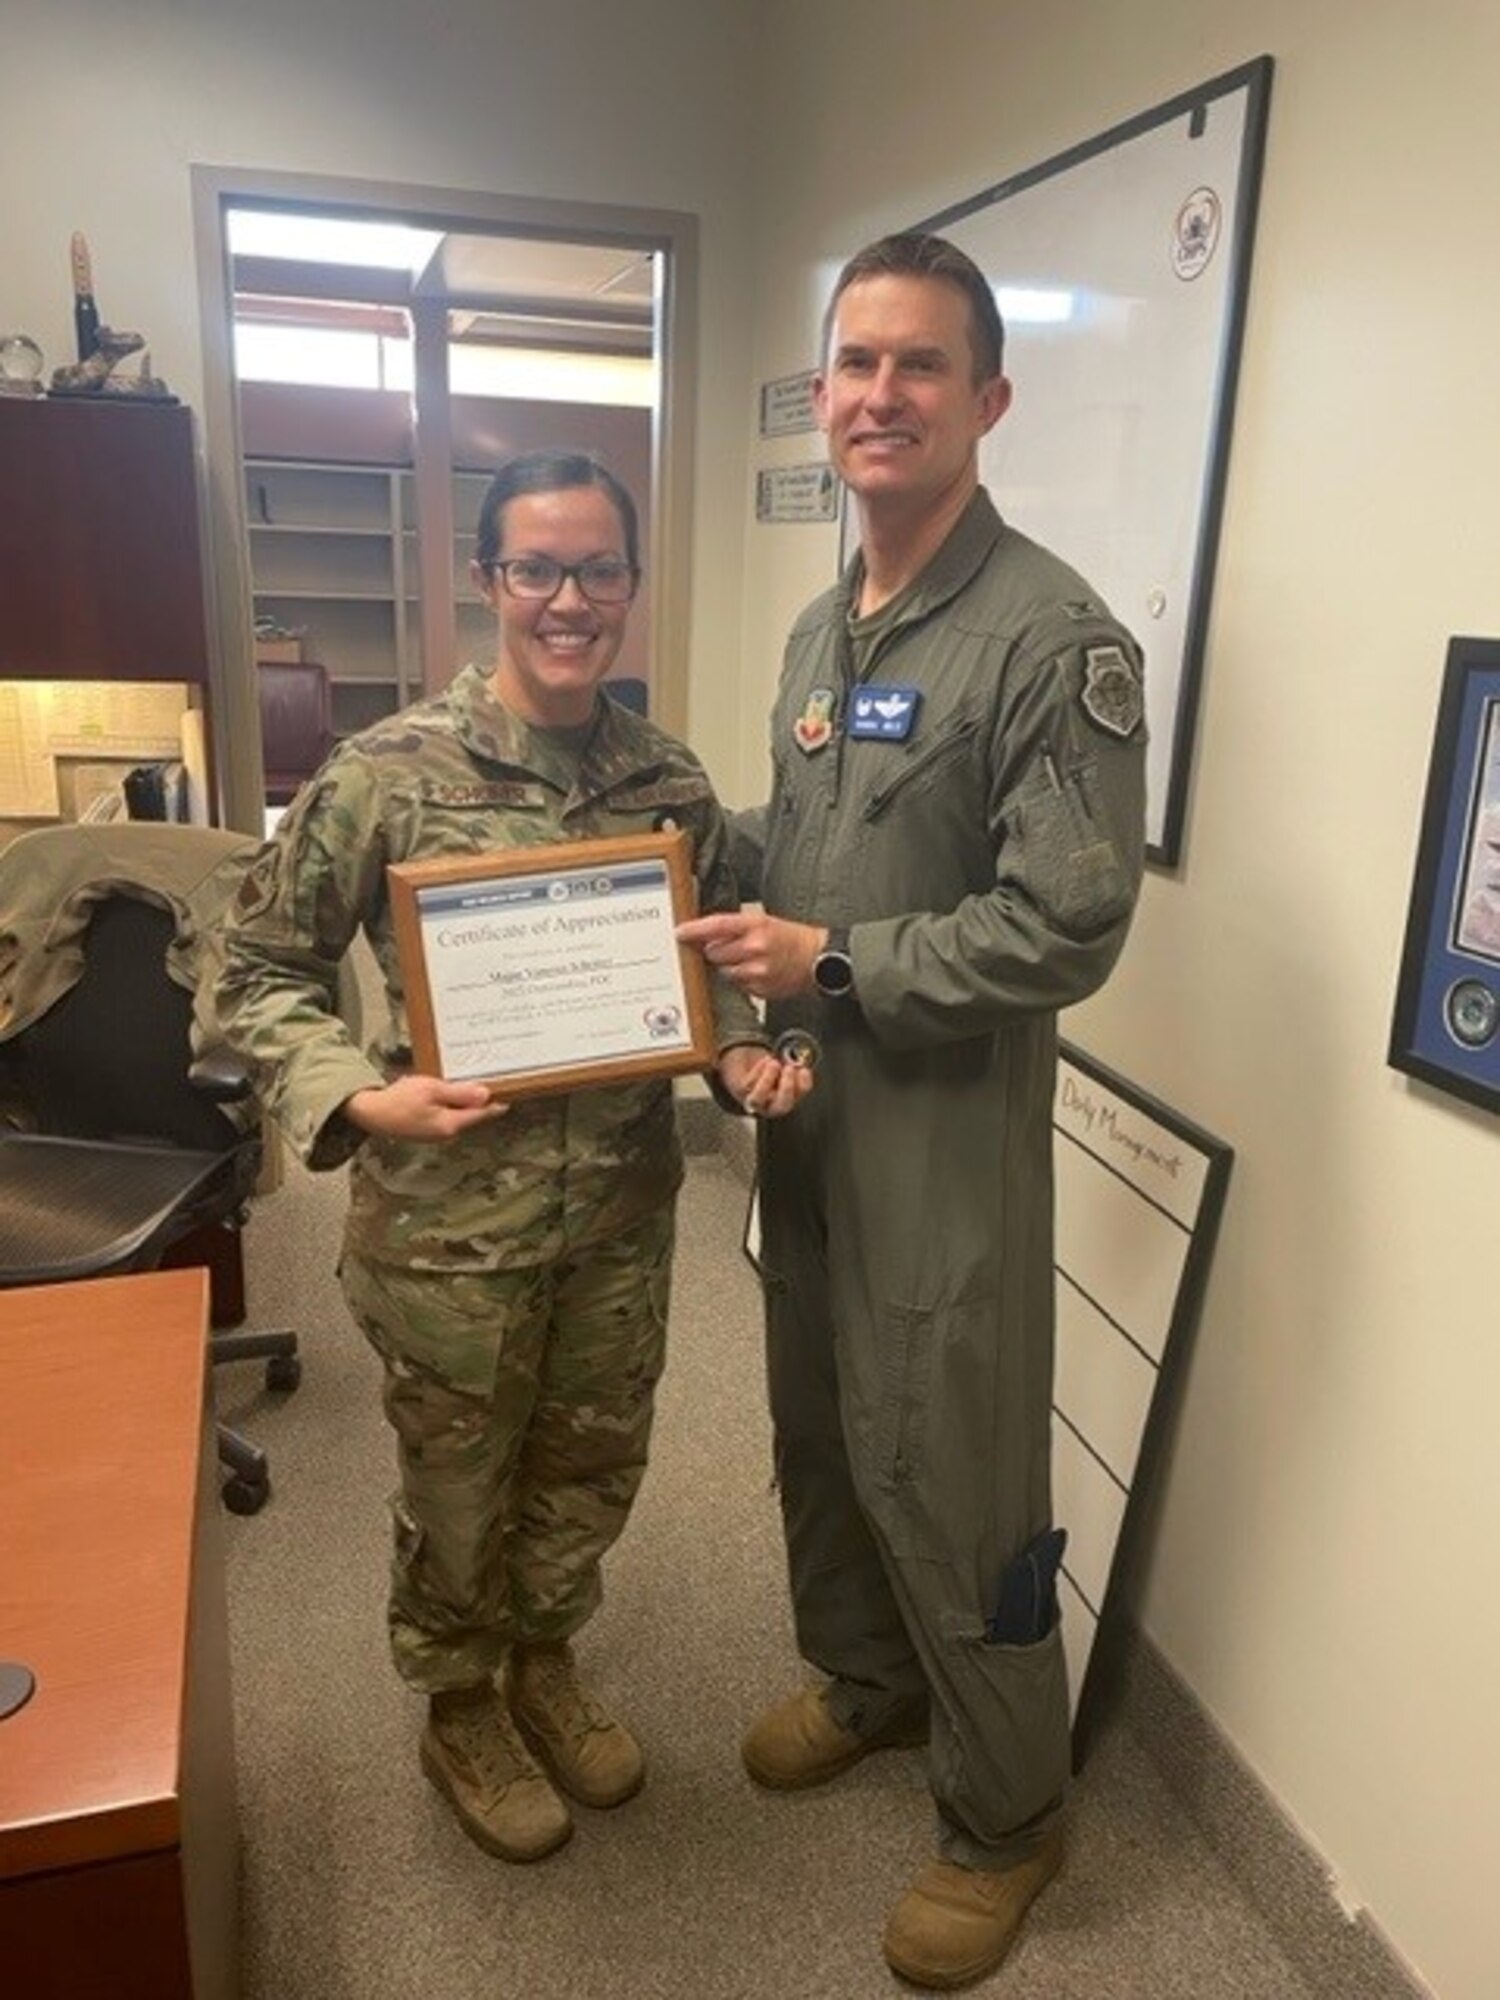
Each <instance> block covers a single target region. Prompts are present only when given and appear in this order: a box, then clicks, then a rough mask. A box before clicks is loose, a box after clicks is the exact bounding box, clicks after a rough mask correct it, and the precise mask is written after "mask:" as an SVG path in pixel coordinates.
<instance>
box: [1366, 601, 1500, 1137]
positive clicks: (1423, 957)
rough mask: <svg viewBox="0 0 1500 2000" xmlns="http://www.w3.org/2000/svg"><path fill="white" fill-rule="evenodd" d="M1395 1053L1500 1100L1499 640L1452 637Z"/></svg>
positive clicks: (1459, 1088)
mask: <svg viewBox="0 0 1500 2000" xmlns="http://www.w3.org/2000/svg"><path fill="white" fill-rule="evenodd" d="M1388 1060H1389V1062H1390V1064H1391V1066H1392V1068H1394V1069H1399V1070H1405V1071H1406V1073H1407V1075H1409V1076H1414V1077H1418V1078H1420V1079H1421V1081H1422V1082H1423V1083H1430V1084H1433V1085H1435V1086H1436V1087H1437V1088H1438V1089H1439V1090H1446V1091H1450V1092H1451V1093H1452V1095H1453V1096H1455V1097H1462V1098H1465V1099H1467V1101H1468V1102H1469V1103H1470V1104H1477V1105H1479V1106H1481V1107H1482V1108H1483V1109H1484V1110H1486V1111H1500V639H1473V638H1455V639H1452V640H1450V642H1449V645H1448V659H1447V664H1446V666H1445V668H1444V671H1443V688H1442V695H1441V699H1440V701H1439V703H1438V717H1437V728H1436V731H1435V733H1434V737H1433V745H1432V756H1431V760H1430V762H1429V764H1428V767H1427V796H1426V802H1425V804H1424V805H1423V808H1422V829H1421V835H1420V839H1419V843H1418V848H1417V858H1416V866H1415V869H1414V871H1413V878H1412V889H1411V899H1410V902H1409V904H1408V907H1407V916H1406V941H1405V944H1404V945H1403V947H1402V952H1401V971H1400V976H1399V978H1398V981H1397V986H1396V1007H1395V1017H1394V1019H1393V1021H1392V1024H1391V1040H1390V1049H1389V1052H1388Z"/></svg>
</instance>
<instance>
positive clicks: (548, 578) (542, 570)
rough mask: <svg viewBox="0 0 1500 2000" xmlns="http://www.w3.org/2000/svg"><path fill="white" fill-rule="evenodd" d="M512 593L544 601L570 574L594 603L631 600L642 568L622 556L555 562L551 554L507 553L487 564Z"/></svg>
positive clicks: (537, 601) (492, 574)
mask: <svg viewBox="0 0 1500 2000" xmlns="http://www.w3.org/2000/svg"><path fill="white" fill-rule="evenodd" d="M486 568H487V569H488V570H489V572H490V574H491V576H495V575H498V576H499V578H500V581H501V583H502V584H503V585H504V586H505V589H506V590H507V591H508V592H509V593H510V595H511V596H512V597H522V598H529V599H531V600H532V601H533V602H535V603H544V602H546V601H547V600H548V599H549V598H553V597H556V595H557V593H558V592H559V591H560V590H561V589H562V587H563V585H564V584H565V583H566V582H567V580H568V578H569V577H572V579H573V581H574V582H575V583H576V584H577V585H578V588H579V589H580V590H581V591H582V592H583V595H584V596H585V597H586V598H587V599H588V600H589V602H590V604H628V603H629V602H630V600H631V598H632V597H634V596H635V587H636V584H637V582H638V581H639V575H640V573H639V571H638V570H637V569H636V568H635V566H634V564H633V563H628V562H625V561H623V560H622V559H621V558H620V557H619V556H587V557H585V559H584V560H583V561H582V562H581V563H560V562H554V560H553V559H552V557H551V556H504V557H501V558H499V559H498V560H496V561H494V562H491V563H488V564H486Z"/></svg>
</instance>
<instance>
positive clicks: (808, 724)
mask: <svg viewBox="0 0 1500 2000" xmlns="http://www.w3.org/2000/svg"><path fill="white" fill-rule="evenodd" d="M837 706H838V696H837V695H836V694H835V693H834V691H833V689H832V688H814V689H813V690H812V692H811V694H809V695H808V697H807V705H806V706H805V707H804V709H803V711H802V713H801V714H800V715H799V716H798V717H797V719H796V721H795V722H794V723H793V724H792V738H793V740H794V742H795V743H796V745H797V748H798V749H799V750H802V751H805V752H806V754H807V755H808V756H809V757H810V756H811V755H812V754H813V752H814V751H815V750H821V749H822V748H823V746H824V744H825V743H827V742H829V741H830V740H831V738H832V736H833V712H834V709H835V708H836V707H837Z"/></svg>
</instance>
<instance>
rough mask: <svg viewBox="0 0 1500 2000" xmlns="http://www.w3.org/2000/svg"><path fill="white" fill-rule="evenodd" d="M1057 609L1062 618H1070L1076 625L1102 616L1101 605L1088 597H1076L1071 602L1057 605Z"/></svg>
mask: <svg viewBox="0 0 1500 2000" xmlns="http://www.w3.org/2000/svg"><path fill="white" fill-rule="evenodd" d="M1058 609H1059V610H1060V611H1061V612H1062V615H1063V617H1064V618H1071V619H1072V620H1073V622H1074V623H1075V624H1077V625H1082V624H1083V623H1084V622H1085V621H1086V620H1087V619H1090V618H1102V617H1103V616H1104V608H1103V606H1102V605H1099V604H1095V603H1094V602H1093V600H1092V599H1091V598H1088V597H1082V598H1078V599H1076V600H1075V601H1074V602H1073V603H1072V604H1062V605H1059V606H1058Z"/></svg>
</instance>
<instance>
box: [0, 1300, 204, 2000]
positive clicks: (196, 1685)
mask: <svg viewBox="0 0 1500 2000" xmlns="http://www.w3.org/2000/svg"><path fill="white" fill-rule="evenodd" d="M207 1320H208V1280H207V1274H206V1273H205V1272H203V1271H201V1270H187V1271H158V1272H150V1273H147V1274H144V1275H141V1276H135V1277H124V1278H101V1279H96V1280H92V1281H90V1282H88V1283H82V1284H69V1285H50V1286H38V1287H28V1288H25V1289H21V1290H15V1291H4V1292H0V1383H3V1385H4V1391H3V1395H0V1480H3V1489H4V1502H3V1506H0V1659H7V1660H17V1661H20V1662H21V1663H23V1664H24V1665H26V1666H28V1667H30V1668H31V1670H32V1672H33V1673H34V1674H35V1676H36V1681H37V1686H36V1691H35V1693H34V1694H33V1695H32V1697H31V1699H30V1701H29V1702H27V1704H26V1705H25V1707H23V1708H21V1709H19V1710H17V1711H16V1712H15V1713H14V1714H12V1715H11V1716H9V1717H8V1718H7V1719H5V1720H3V1721H0V1988H3V1990H4V1991H5V1992H6V1993H7V1994H10V1993H14V1994H15V1995H17V1996H18V2000H19V1996H21V1995H24V1996H25V2000H80V1997H81V1996H83V1995H85V1994H87V1995H93V1994H96V1993H97V1994H101V1995H103V1994H108V1995H109V1996H110V2000H229V1996H232V1995H233V1994H234V1993H235V1992H236V1991H237V1989H238V1969H237V1958H236V1950H235V1939H236V1901H237V1883H236V1867H237V1838H238V1830H237V1823H236V1817H235V1800H234V1752H233V1735H232V1717H231V1711H230V1699H229V1648H228V1629H227V1619H226V1608H225V1595H224V1571H223V1559H222V1553H221V1549H220V1545H219V1527H220V1523H219V1510H218V1494H217V1482H216V1475H215V1453H214V1449H213V1438H212V1430H211V1417H210V1413H209V1407H208V1389H207V1366H208V1364H207V1352H206V1345H205V1333H206V1328H207Z"/></svg>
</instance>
